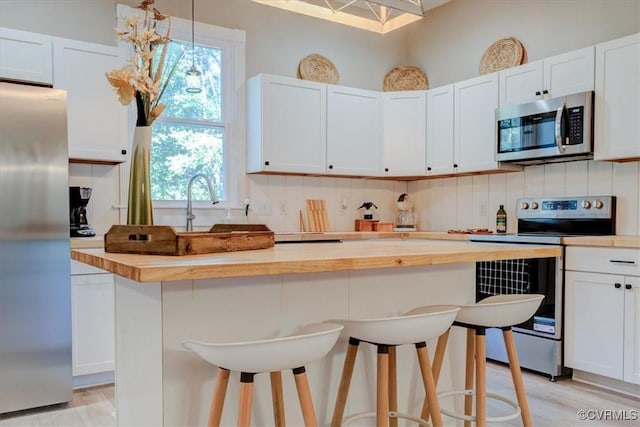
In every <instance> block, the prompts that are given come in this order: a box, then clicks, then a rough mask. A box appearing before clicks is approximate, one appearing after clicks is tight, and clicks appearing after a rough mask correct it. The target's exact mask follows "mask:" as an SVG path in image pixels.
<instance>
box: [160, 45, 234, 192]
mask: <svg viewBox="0 0 640 427" xmlns="http://www.w3.org/2000/svg"><path fill="white" fill-rule="evenodd" d="M183 52H184V54H183ZM180 58H181V59H180ZM176 60H180V64H179V65H178V68H177V69H176V71H175V73H174V74H173V76H172V78H171V81H170V82H169V84H168V85H167V88H166V91H165V93H164V94H163V97H162V102H163V103H164V104H165V105H166V108H165V110H164V112H163V113H162V115H161V116H160V117H159V118H158V119H157V120H156V121H155V122H154V124H153V138H152V142H151V197H152V198H153V200H166V201H170V200H186V199H187V182H188V181H189V178H190V177H192V176H193V175H195V174H196V173H203V174H205V175H207V176H209V177H210V178H211V179H212V182H213V185H214V188H215V191H216V193H217V195H218V198H219V199H220V200H225V199H226V182H225V176H226V175H225V151H226V142H225V141H226V138H225V137H226V129H225V124H224V105H223V96H222V81H221V79H222V76H223V75H224V73H223V72H222V50H221V49H220V48H217V47H212V46H202V45H196V46H195V51H194V62H195V65H196V67H197V68H198V69H199V70H200V71H201V72H202V83H203V84H202V92H200V93H197V94H192V93H187V92H186V91H185V89H186V79H185V74H186V72H187V70H188V69H189V68H190V67H191V61H192V57H191V44H190V43H187V42H181V41H173V42H171V44H170V45H169V51H168V61H167V63H168V64H173V63H175V61H176ZM192 196H193V199H194V200H208V199H209V193H208V191H207V189H206V186H204V185H199V184H198V185H194V186H193V189H192Z"/></svg>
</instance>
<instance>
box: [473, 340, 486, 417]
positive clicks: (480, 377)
mask: <svg viewBox="0 0 640 427" xmlns="http://www.w3.org/2000/svg"><path fill="white" fill-rule="evenodd" d="M486 357H487V354H486V337H485V330H484V329H479V330H477V331H476V426H477V427H486V425H487V375H486V373H487V359H486Z"/></svg>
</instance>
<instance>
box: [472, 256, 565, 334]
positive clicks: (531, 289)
mask: <svg viewBox="0 0 640 427" xmlns="http://www.w3.org/2000/svg"><path fill="white" fill-rule="evenodd" d="M556 263H557V261H556V258H535V259H514V260H503V261H484V262H478V263H476V300H477V301H480V300H483V299H485V298H487V297H489V296H492V295H510V294H541V295H544V299H543V300H542V304H541V305H540V307H539V308H538V311H536V313H535V314H534V315H533V317H532V318H531V319H529V320H527V321H526V322H524V323H522V324H520V325H517V328H520V329H524V330H528V331H532V332H535V333H536V334H540V335H549V336H555V335H558V334H559V333H560V320H561V319H560V317H561V316H560V315H559V313H560V311H559V307H557V304H556V303H558V304H561V301H556V295H557V291H556V287H557V286H556V285H557V284H556V282H557V280H558V279H557V265H556Z"/></svg>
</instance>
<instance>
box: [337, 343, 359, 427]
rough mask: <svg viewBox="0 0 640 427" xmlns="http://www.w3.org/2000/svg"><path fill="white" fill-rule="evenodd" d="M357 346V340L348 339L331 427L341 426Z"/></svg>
mask: <svg viewBox="0 0 640 427" xmlns="http://www.w3.org/2000/svg"><path fill="white" fill-rule="evenodd" d="M359 345H360V341H359V340H357V339H355V338H349V346H348V347H347V354H346V356H345V358H344V367H343V368H342V377H341V378H340V386H339V387H338V395H337V396H336V404H335V406H334V409H333V417H332V418H331V427H340V426H341V425H342V417H343V416H344V408H345V406H346V404H347V395H348V394H349V386H350V385H351V377H352V376H353V367H354V366H355V363H356V356H357V354H358V346H359Z"/></svg>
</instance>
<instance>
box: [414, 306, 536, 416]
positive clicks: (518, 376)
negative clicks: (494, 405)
mask: <svg viewBox="0 0 640 427" xmlns="http://www.w3.org/2000/svg"><path fill="white" fill-rule="evenodd" d="M543 298H544V295H537V294H520V295H495V296H491V297H488V298H485V299H483V300H482V301H479V302H478V303H477V304H470V305H463V306H460V311H459V312H458V315H457V316H456V319H455V321H454V322H453V326H460V327H464V328H467V349H466V369H465V390H457V391H455V390H454V391H448V392H443V393H440V394H439V395H438V397H439V398H445V397H449V396H453V395H464V396H465V403H464V415H463V414H459V413H455V412H452V411H447V410H441V412H442V413H443V414H445V415H448V416H450V417H453V418H457V419H461V420H464V421H465V423H464V424H465V427H466V426H469V425H470V424H471V422H475V423H476V425H477V426H479V427H484V426H485V425H486V423H488V422H505V421H509V420H513V419H515V418H517V417H519V416H520V417H521V418H522V422H523V425H524V426H525V427H529V426H532V425H533V424H532V421H531V414H530V411H529V405H528V403H527V397H526V393H525V390H524V382H523V380H522V373H521V371H520V363H519V361H518V353H517V350H516V346H515V340H514V337H513V332H512V331H511V327H512V326H514V325H517V324H520V323H523V322H525V321H527V320H528V319H530V318H531V317H532V316H533V315H534V314H535V312H536V310H537V309H538V307H539V306H540V304H541V303H542V299H543ZM488 328H501V329H502V333H503V338H504V342H505V347H506V350H507V357H508V360H509V367H510V370H511V377H512V379H513V384H514V388H515V392H516V397H517V400H518V402H517V403H516V402H513V401H511V400H510V399H507V398H505V397H503V396H499V395H497V394H494V393H487V391H486V341H485V331H486V329H488ZM434 363H435V362H434ZM474 368H475V389H474V388H473V382H474ZM474 395H475V397H476V399H475V402H476V414H475V415H471V412H472V407H473V400H472V397H473V396H474ZM487 397H490V398H493V399H498V400H501V401H503V402H505V403H507V404H508V405H510V406H511V407H512V408H513V410H514V412H513V413H511V414H509V415H506V416H502V417H487V414H486V398H487ZM428 405H429V403H428V402H427V401H426V400H425V406H428Z"/></svg>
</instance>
